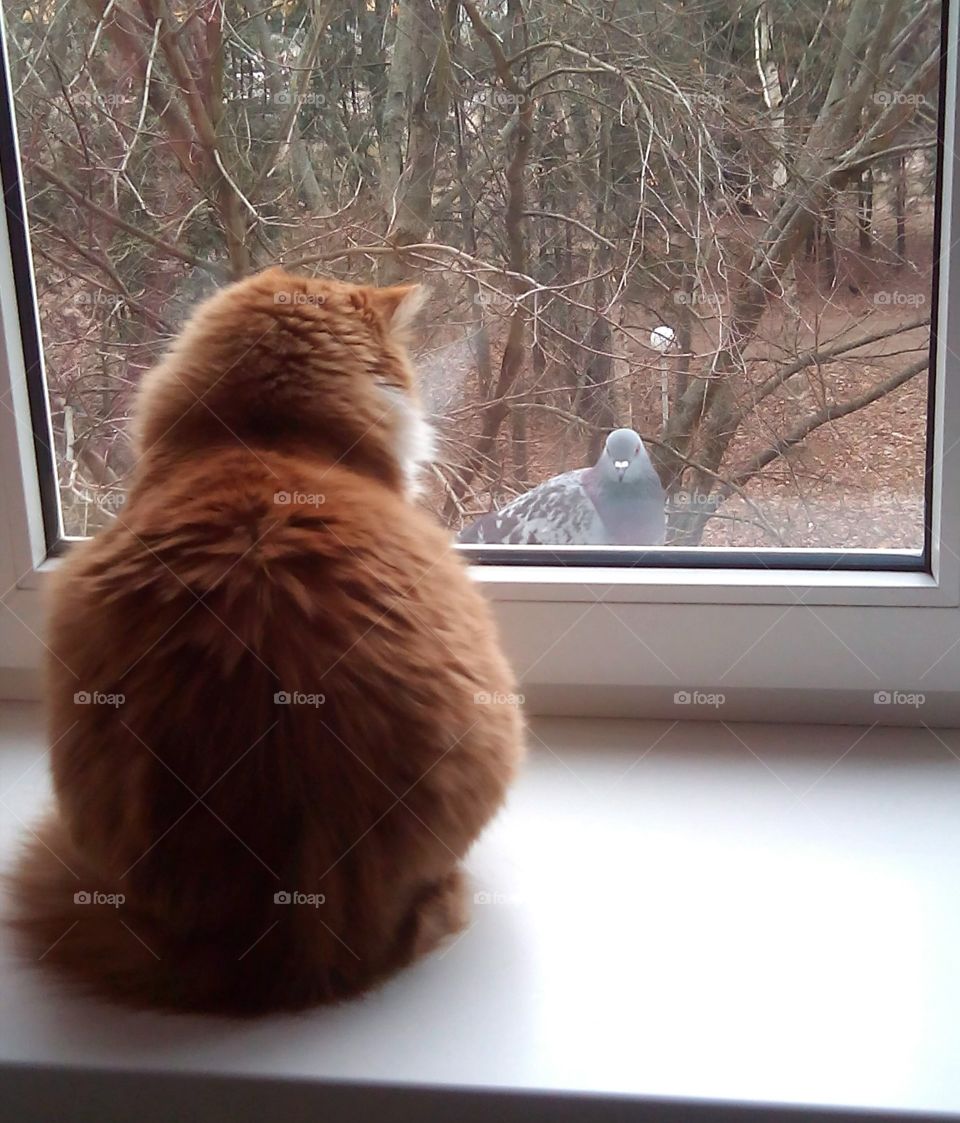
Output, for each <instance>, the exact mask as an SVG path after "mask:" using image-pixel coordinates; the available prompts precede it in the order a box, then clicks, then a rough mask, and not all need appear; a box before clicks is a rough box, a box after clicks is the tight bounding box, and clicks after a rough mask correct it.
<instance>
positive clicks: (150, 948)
mask: <svg viewBox="0 0 960 1123" xmlns="http://www.w3.org/2000/svg"><path fill="white" fill-rule="evenodd" d="M5 880H6V882H7V888H8V890H9V892H8V897H9V898H10V902H11V903H12V909H9V910H6V911H7V912H8V916H9V924H10V926H11V927H12V928H13V930H14V933H15V936H16V939H17V945H18V950H19V951H20V953H21V955H22V957H23V959H24V960H25V961H26V962H28V963H30V962H32V963H34V964H36V965H39V966H40V967H52V968H54V969H56V970H57V972H58V973H59V974H60V976H61V978H62V979H63V980H64V981H66V982H68V983H69V984H71V985H73V986H74V987H76V988H77V989H79V990H81V991H83V992H85V993H89V994H93V995H99V996H101V997H106V998H109V999H112V1000H113V1001H115V1002H120V1003H122V1004H124V1005H127V1006H133V1007H136V1008H144V1009H157V1010H168V1011H180V1012H187V1011H203V1012H208V1013H218V1014H227V1015H233V1016H239V1017H249V1016H254V1015H258V1014H263V1013H266V1012H268V1011H272V1010H279V1009H300V1008H303V1007H306V1006H310V1005H313V1004H315V1003H320V1002H335V1001H338V1000H340V999H342V998H345V997H348V996H349V995H351V994H353V993H357V992H358V991H359V990H360V989H364V988H363V987H361V986H358V985H355V984H354V983H353V982H352V981H350V980H349V979H341V978H340V977H339V975H338V972H337V971H336V970H330V971H328V970H326V969H325V967H324V964H323V962H322V960H323V958H324V955H323V952H324V947H323V945H324V936H325V935H328V932H329V930H328V932H327V933H325V931H324V929H323V928H322V927H320V926H318V923H312V924H311V926H310V927H309V928H304V929H303V930H302V931H300V930H299V929H298V928H297V927H296V925H292V924H290V923H286V922H284V920H280V921H277V920H276V919H273V920H271V919H270V918H269V917H267V916H264V917H258V916H256V915H251V912H250V908H249V905H247V906H245V911H244V916H243V918H242V919H243V921H244V922H243V923H241V924H238V923H234V922H233V921H235V920H236V917H234V918H233V921H232V920H231V918H230V917H229V916H227V917H226V918H225V920H224V922H223V923H222V925H220V926H219V927H217V926H214V927H213V928H212V929H211V928H206V929H204V930H203V931H202V932H196V931H191V930H189V929H184V930H183V931H180V932H179V934H178V933H177V931H176V930H175V929H174V928H173V925H174V923H175V920H174V919H172V918H170V917H167V918H166V922H164V918H163V917H162V916H160V915H153V914H152V913H151V912H150V911H149V910H148V909H146V908H144V907H143V905H142V902H138V901H137V900H131V899H130V898H129V896H128V895H126V894H125V893H124V889H125V888H129V887H128V886H126V885H125V883H124V881H123V880H122V879H121V880H119V881H118V882H117V883H116V884H111V883H110V882H109V881H108V880H107V879H105V878H104V877H103V875H102V874H98V873H97V872H96V871H95V870H94V869H93V868H92V866H91V864H90V862H89V861H87V860H86V859H85V858H84V856H83V854H82V853H81V852H80V851H79V850H78V849H77V847H76V846H75V844H74V843H73V841H72V840H71V838H70V835H69V832H68V831H67V829H66V826H65V825H64V823H63V821H62V820H61V819H60V818H59V816H58V815H57V814H56V813H53V814H51V815H49V816H48V818H47V819H46V820H44V821H43V822H42V823H41V824H40V825H39V826H38V827H37V828H36V829H35V831H34V832H32V834H31V837H30V838H29V840H28V841H27V843H26V845H25V847H24V849H23V851H22V852H21V855H20V860H19V862H18V863H17V864H16V865H15V867H14V868H13V870H12V872H11V873H10V874H8V875H7V877H6V879H5ZM271 892H272V890H271ZM251 896H252V897H254V898H256V899H266V894H265V892H259V891H258V892H256V893H251ZM281 896H283V894H281ZM271 899H275V898H273V897H271ZM276 911H277V910H276V909H275V910H274V912H276ZM279 911H280V913H281V914H282V916H283V917H284V918H288V917H289V918H294V917H296V916H297V914H298V913H300V912H303V913H312V912H313V910H295V909H282V910H279ZM308 919H309V920H311V921H312V916H311V917H308ZM251 933H255V935H253V934H251ZM333 939H336V937H335V936H329V935H328V943H330V942H331V941H332V940H333ZM341 942H342V941H341ZM326 953H327V956H328V957H330V958H332V948H330V947H328V948H327V949H326Z"/></svg>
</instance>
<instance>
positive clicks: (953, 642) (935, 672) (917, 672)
mask: <svg viewBox="0 0 960 1123" xmlns="http://www.w3.org/2000/svg"><path fill="white" fill-rule="evenodd" d="M958 19H960V3H951V4H950V12H949V21H948V35H947V64H946V83H945V89H944V91H943V95H942V98H941V111H942V113H943V114H944V116H945V120H944V126H943V127H944V152H943V163H944V167H943V173H942V174H943V187H942V194H941V205H942V231H941V245H942V247H943V251H942V257H941V263H940V286H939V292H938V293H937V294H936V299H937V301H938V336H939V343H938V348H937V361H936V370H935V376H934V384H935V391H934V392H935V395H936V403H937V409H936V417H935V422H934V429H933V433H932V434H931V438H932V440H933V450H934V451H933V512H932V572H930V573H919V572H890V571H842V572H841V571H836V570H835V571H831V570H769V571H765V570H757V569H755V568H754V569H710V568H689V569H666V568H642V569H640V568H626V567H624V568H603V569H597V568H574V567H569V566H567V567H562V568H560V567H558V568H554V567H548V566H524V567H516V566H497V565H484V566H475V567H474V568H473V570H472V572H473V573H474V575H475V577H476V580H477V581H478V582H479V583H480V585H481V586H482V588H483V589H484V591H485V593H486V594H487V595H488V596H489V597H490V599H491V600H492V601H493V602H494V604H495V608H496V612H497V616H498V619H499V622H500V625H501V629H502V634H503V638H504V642H505V645H506V648H507V652H508V654H509V655H510V657H511V659H512V660H513V663H514V666H515V667H516V669H517V671H518V674H519V676H520V679H521V684H522V688H523V690H524V692H525V694H526V695H527V703H528V708H530V709H533V710H535V711H537V712H541V713H543V712H556V713H583V714H590V715H612V716H616V715H622V716H671V717H674V718H681V717H720V718H725V717H736V718H738V719H743V718H751V717H756V718H761V719H773V720H776V719H779V718H783V719H790V720H794V719H798V718H799V719H803V718H806V719H809V720H850V721H882V722H889V721H895V722H904V723H911V724H934V723H937V724H946V723H950V724H958V725H960V486H957V485H958V484H960V246H958V242H960V191H958V190H957V187H958V183H960V178H958V177H960V171H958V168H957V160H956V153H957V151H958V140H960V133H958V115H957V96H958V92H960V88H958V68H957V43H958ZM6 223H7V219H6V216H5V214H4V213H3V212H2V211H0V344H2V345H0V526H2V528H3V542H2V544H0V589H2V590H6V593H5V594H4V595H3V596H2V599H0V603H2V605H3V608H0V696H22V695H33V694H34V693H35V692H36V689H37V685H36V684H37V675H36V671H37V668H38V666H39V664H40V662H41V658H42V652H43V646H42V640H41V638H40V637H41V635H42V627H43V625H42V603H41V602H42V592H43V585H44V583H45V581H46V579H47V576H48V574H49V572H50V570H51V568H52V567H53V566H55V565H56V564H57V562H56V559H48V558H46V546H45V538H44V532H43V519H42V509H41V504H40V491H39V484H38V477H37V467H36V461H35V456H34V450H33V440H34V435H33V428H32V423H31V419H30V411H29V403H28V396H27V385H26V374H25V368H24V358H23V348H22V345H21V338H20V327H19V321H18V309H17V291H16V285H15V281H14V270H13V263H12V260H11V257H10V253H9V244H10V243H9V237H8V230H7V225H6ZM954 278H956V284H955V285H954V284H953V281H954ZM951 287H953V288H955V290H956V293H957V296H956V297H955V298H954V299H953V300H951V299H950V296H949V294H950V291H951ZM33 315H34V316H36V309H33ZM945 481H946V485H947V486H945ZM725 552H726V553H729V552H730V551H725ZM744 553H747V554H750V555H751V556H753V551H744ZM678 691H687V692H690V691H702V692H704V693H714V694H716V693H720V694H722V695H723V696H724V698H725V702H724V705H725V706H726V708H725V709H720V708H718V707H716V706H710V705H705V706H700V707H698V706H696V705H690V706H682V705H678V704H676V703H675V702H674V695H675V694H676V693H677V692H678ZM878 691H899V692H901V693H903V694H918V693H919V694H922V695H924V697H925V699H926V702H925V704H924V705H923V706H916V705H910V704H906V705H898V704H896V703H893V704H889V705H876V704H875V703H874V698H873V696H874V694H875V693H876V692H878ZM931 703H932V705H931Z"/></svg>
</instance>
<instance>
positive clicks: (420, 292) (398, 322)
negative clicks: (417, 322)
mask: <svg viewBox="0 0 960 1123" xmlns="http://www.w3.org/2000/svg"><path fill="white" fill-rule="evenodd" d="M428 295H429V293H428V290H427V288H426V287H425V286H424V285H417V284H414V285H389V286H387V287H386V288H381V289H371V290H370V303H371V304H372V305H373V307H374V308H376V310H377V311H378V312H379V313H380V315H381V316H382V317H383V318H384V320H385V321H386V322H387V323H388V324H389V325H390V330H391V331H394V332H398V333H399V332H403V331H404V330H405V329H406V328H408V327H409V326H410V325H411V324H412V323H413V321H414V319H416V316H417V313H418V312H419V311H420V309H421V308H422V307H423V305H424V304H425V303H426V299H427V296H428Z"/></svg>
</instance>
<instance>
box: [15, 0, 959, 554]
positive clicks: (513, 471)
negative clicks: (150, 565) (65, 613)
mask: <svg viewBox="0 0 960 1123" xmlns="http://www.w3.org/2000/svg"><path fill="white" fill-rule="evenodd" d="M4 18H5V22H6V36H7V46H8V51H9V53H10V56H11V65H12V70H13V77H14V87H15V107H16V115H17V122H18V130H19V136H20V145H21V153H22V160H23V169H24V177H25V181H26V186H27V193H28V210H29V220H30V231H31V239H32V246H33V252H34V264H35V269H36V276H37V285H38V290H39V301H40V310H41V322H42V330H43V337H44V346H45V354H46V362H47V377H48V382H49V390H50V398H51V408H52V415H53V423H54V430H55V440H56V443H57V449H56V451H57V458H58V465H59V472H60V485H61V494H62V498H63V508H64V521H65V525H66V529H67V532H68V533H72V534H86V533H89V532H90V531H91V530H92V529H94V528H95V527H97V526H99V525H102V524H103V523H105V522H107V521H109V520H110V519H112V518H114V517H115V516H116V514H117V511H118V510H119V507H120V505H121V504H122V502H123V489H124V480H125V478H126V477H127V476H128V474H129V472H130V470H131V467H132V454H131V451H130V448H129V445H128V441H127V438H126V435H125V433H126V422H127V419H128V413H129V408H130V402H131V396H132V391H133V390H134V388H135V386H136V384H137V382H138V380H139V378H140V376H141V375H142V373H143V371H144V370H145V369H147V368H148V367H149V366H150V365H151V364H152V363H153V362H154V361H155V360H156V358H157V357H158V355H159V354H160V353H161V352H162V350H163V349H164V347H165V345H166V342H167V341H168V340H169V338H170V337H171V336H172V335H173V334H174V333H175V332H176V330H177V328H178V325H179V324H180V323H181V322H182V320H183V318H184V315H185V313H186V312H187V310H188V309H189V307H190V305H191V304H192V303H193V302H194V301H195V300H196V299H197V298H199V297H201V296H203V295H205V294H206V293H207V292H209V291H211V290H212V289H213V288H214V287H215V286H217V285H218V284H221V283H223V282H225V281H227V280H229V279H231V278H236V277H240V276H242V275H244V274H245V273H248V272H249V271H251V270H255V269H258V268H260V267H263V266H265V265H268V264H272V263H275V262H282V263H284V264H286V265H287V266H289V267H291V268H296V269H300V270H306V271H312V272H322V273H325V274H331V275H335V276H340V277H343V278H345V279H351V280H364V279H369V280H375V281H379V282H381V283H385V282H392V281H396V280H398V279H418V280H424V281H426V282H427V283H428V284H429V285H430V287H431V289H432V298H431V301H430V304H429V306H428V308H427V311H426V314H425V315H424V317H423V326H422V329H421V334H420V338H419V341H418V348H417V357H418V366H419V368H420V370H421V372H422V380H423V395H424V398H425V401H426V404H427V407H428V410H429V412H430V413H431V414H433V416H434V418H435V421H436V423H437V425H438V427H439V431H440V434H441V437H442V438H443V439H442V440H441V442H440V458H439V460H438V463H437V464H436V465H435V466H434V467H433V468H432V470H431V471H432V475H431V479H430V488H429V491H428V494H427V496H426V499H425V501H426V502H427V503H428V504H429V506H430V507H431V508H432V509H434V510H435V511H436V513H437V514H438V515H439V516H440V517H441V518H442V519H443V520H444V521H445V522H446V523H447V524H448V525H449V526H450V527H451V528H453V529H455V530H456V529H458V528H459V527H460V526H461V525H462V524H463V523H464V522H465V521H469V519H470V518H471V517H473V516H474V515H477V514H480V513H482V512H484V511H487V510H489V509H490V508H491V507H492V506H499V505H501V504H502V503H504V502H505V501H507V500H509V498H511V497H512V496H513V495H516V494H518V493H519V492H522V491H523V490H525V489H527V488H529V487H531V486H534V485H535V484H536V483H538V482H540V481H541V480H543V479H545V478H547V477H548V476H550V475H552V474H555V473H556V472H559V471H563V470H565V469H567V468H571V467H579V466H581V465H584V464H588V463H590V462H592V460H593V459H594V458H595V457H596V455H597V453H598V450H599V448H600V446H601V444H602V441H603V437H604V435H605V434H606V432H607V431H609V430H610V429H612V428H615V427H617V426H619V425H631V426H633V427H634V428H636V429H637V430H638V431H639V432H640V433H641V434H642V435H643V437H644V439H645V441H646V442H647V445H648V449H649V451H650V453H651V456H652V457H653V459H654V462H655V464H656V467H657V470H658V471H659V473H660V475H661V478H662V480H663V482H664V485H665V487H666V488H667V491H668V494H669V496H670V534H669V539H668V540H669V541H671V542H674V543H683V544H696V543H703V544H705V545H767V546H778V545H779V546H826V547H841V548H843V547H853V546H858V547H911V548H919V547H920V545H921V543H922V528H923V484H924V450H925V434H926V397H927V369H928V348H929V338H930V327H929V325H930V313H931V304H932V298H931V292H932V281H933V277H932V271H933V263H934V258H935V244H934V213H935V194H936V178H937V119H938V109H939V106H938V97H939V93H938V85H939V72H940V65H941V28H940V21H941V14H940V9H939V5H938V4H937V3H935V2H933V0H809V2H800V0H631V2H620V0H592V2H587V0H537V2H533V0H500V2H489V0H476V2H470V0H394V2H388V0H347V2H344V3H333V2H331V0H306V2H277V3H269V2H266V3H265V2H262V0H259V2H247V0H202V2H199V3H175V2H174V0H35V2H27V0H9V3H6V4H5V7H4ZM661 325H665V326H667V327H669V328H670V329H671V331H672V332H673V334H674V337H675V344H674V346H673V347H672V348H670V349H669V350H668V351H666V352H660V351H658V350H657V349H656V348H655V347H654V346H652V345H651V332H652V331H653V330H654V329H655V328H657V327H659V326H661Z"/></svg>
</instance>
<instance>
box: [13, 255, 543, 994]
mask: <svg viewBox="0 0 960 1123" xmlns="http://www.w3.org/2000/svg"><path fill="white" fill-rule="evenodd" d="M418 293H419V290H418V289H417V287H416V286H402V287H394V288H383V289H377V288H368V287H361V286H354V285H349V284H343V283H340V282H336V281H329V280H310V279H305V278H299V277H293V276H290V275H288V274H286V273H284V272H283V271H282V270H279V269H271V270H269V271H267V272H265V273H261V274H260V275H258V276H256V277H252V278H250V279H248V280H245V281H242V282H240V283H238V284H236V285H233V286H232V287H230V288H227V289H225V290H224V291H222V292H221V293H219V294H218V295H216V296H215V297H213V298H212V299H211V300H210V301H208V302H207V303H206V304H204V305H203V306H202V307H201V308H200V310H199V311H198V312H197V313H196V314H195V316H194V317H193V319H192V320H191V321H190V323H189V324H188V326H187V327H186V329H185V330H184V332H183V334H182V337H181V338H180V340H179V341H178V342H177V343H176V345H175V346H174V347H173V349H172V351H171V352H170V354H169V355H168V356H167V357H166V358H165V359H164V360H163V362H161V363H160V365H159V366H158V367H157V368H156V369H155V370H153V371H152V372H151V373H150V374H149V375H148V376H147V377H146V379H145V382H144V386H143V390H142V392H141V396H140V400H139V406H138V411H137V414H138V426H137V428H138V433H139V443H140V449H141V452H140V459H139V463H138V467H137V471H136V475H135V478H134V480H133V484H132V487H131V490H130V494H129V499H128V501H127V504H126V506H125V507H124V508H123V510H122V511H121V512H120V516H119V518H118V519H117V521H116V523H115V524H114V525H112V526H111V527H110V528H109V529H108V530H107V531H105V532H104V533H102V534H100V535H98V536H97V537H96V538H95V539H94V540H92V541H91V542H88V543H85V544H82V545H79V546H76V547H74V548H73V549H72V550H71V552H70V554H69V557H68V558H67V559H66V561H65V562H64V564H63V565H62V566H61V567H60V570H59V572H58V574H57V576H56V579H55V581H54V593H53V606H52V609H53V610H52V619H51V623H50V631H49V646H50V650H51V652H52V657H51V658H50V660H49V697H50V715H51V721H50V734H51V745H52V748H51V756H52V765H53V779H54V786H55V791H56V809H55V811H54V813H53V814H52V816H51V817H50V819H49V820H48V821H47V822H46V823H45V824H44V825H43V826H42V827H40V828H39V829H38V835H39V838H38V839H37V840H35V841H33V842H31V843H30V844H29V848H28V851H27V853H26V855H25V858H24V860H23V862H22V863H21V865H20V867H19V869H18V871H17V873H16V875H15V881H14V889H15V897H16V903H17V906H18V914H17V920H16V923H17V925H18V927H19V929H20V931H21V933H22V935H23V937H24V939H25V941H26V946H27V948H28V949H29V951H30V953H31V955H32V956H34V957H37V958H42V960H43V963H44V964H55V965H57V966H58V967H61V968H63V969H65V970H66V971H67V972H69V973H70V974H72V976H73V977H74V978H75V979H77V980H79V981H80V982H82V983H85V984H86V985H87V986H88V987H90V988H93V989H95V990H97V991H101V992H103V993H105V994H108V995H110V996H112V997H114V998H117V999H120V1000H123V1001H126V1002H130V1003H133V1004H136V1005H143V1006H156V1007H164V1008H169V1009H180V1010H208V1011H220V1012H228V1013H257V1012H260V1011H266V1010H270V1009H277V1008H284V1007H287V1008H289V1007H301V1006H305V1005H308V1004H310V1003H315V1002H325V1001H333V1000H336V999H341V998H344V997H347V996H349V995H352V994H356V993H358V992H360V991H362V990H364V989H365V988H368V987H370V986H371V985H373V984H374V983H376V982H377V981H378V980H380V979H382V978H383V977H385V976H386V975H387V974H388V973H390V972H392V971H394V970H396V969H397V968H399V967H401V966H403V965H404V964H406V963H409V962H410V961H411V960H413V959H414V958H415V957H416V956H418V955H421V954H423V953H424V952H426V951H429V950H430V949H431V948H432V947H434V946H435V945H436V944H437V943H438V941H440V940H441V939H443V937H444V936H446V935H447V934H449V933H451V932H453V931H455V930H457V929H458V928H460V927H461V926H462V925H463V924H464V923H465V919H466V904H465V902H466V897H465V890H464V879H463V876H462V873H461V868H460V864H459V863H460V859H461V858H462V857H463V855H464V853H465V852H466V850H467V849H468V847H469V846H470V844H471V843H472V842H473V840H474V839H475V838H476V837H477V835H478V834H479V832H480V831H481V829H482V828H483V826H484V824H485V823H486V822H487V821H488V820H489V819H490V817H491V816H492V815H493V814H494V812H495V811H496V810H497V809H498V807H499V806H500V804H501V802H502V800H503V797H504V793H505V790H506V788H507V785H508V784H509V782H510V780H511V777H512V776H513V774H514V771H515V768H516V765H517V763H518V761H519V758H520V756H521V753H522V730H521V722H520V718H519V716H518V713H517V709H516V706H514V705H512V704H511V702H512V699H511V698H509V697H508V696H509V695H510V693H511V692H512V690H513V689H514V684H513V679H512V677H511V674H510V671H509V669H508V667H507V665H506V663H505V661H504V659H503V656H502V655H501V654H500V651H499V648H498V644H497V640H496V636H495V632H494V628H493V625H492V623H491V618H490V614H489V612H488V609H487V607H486V605H485V603H484V602H483V600H482V599H481V597H480V596H479V594H478V593H477V592H476V590H475V589H474V587H473V585H472V583H471V580H470V578H469V576H468V574H467V572H466V571H465V569H464V567H463V565H462V564H461V562H460V561H459V559H458V558H457V557H456V556H455V554H454V552H453V550H452V549H451V546H450V544H449V535H448V534H447V533H446V532H445V531H444V530H442V529H440V528H439V527H438V526H436V525H435V524H434V522H433V521H432V520H431V519H430V518H429V517H428V516H427V515H426V514H424V513H423V512H422V511H421V510H419V509H418V508H417V507H415V506H414V505H413V503H412V502H411V501H410V499H409V497H408V494H409V490H410V486H411V482H412V477H413V475H414V461H415V460H416V458H417V457H418V456H422V455H423V452H424V449H423V438H424V436H425V434H426V433H427V430H426V426H425V425H424V424H423V422H422V421H421V420H420V413H419V409H418V404H417V398H416V394H415V390H414V387H413V383H412V373H411V369H410V364H409V361H408V359H407V356H406V353H405V350H404V347H403V342H402V339H403V331H404V328H405V326H406V324H407V323H408V321H409V318H410V316H411V315H412V314H413V312H414V311H415V310H416V305H417V304H418V303H419V300H418Z"/></svg>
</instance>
